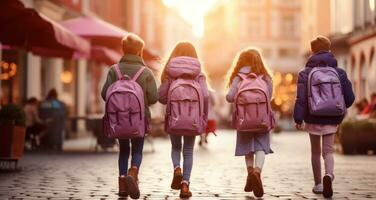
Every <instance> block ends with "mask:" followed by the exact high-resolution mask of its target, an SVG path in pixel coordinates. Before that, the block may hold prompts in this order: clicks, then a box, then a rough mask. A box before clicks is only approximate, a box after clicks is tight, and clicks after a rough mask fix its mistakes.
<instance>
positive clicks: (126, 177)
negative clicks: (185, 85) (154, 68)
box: [102, 34, 158, 199]
mask: <svg viewBox="0 0 376 200" xmlns="http://www.w3.org/2000/svg"><path fill="white" fill-rule="evenodd" d="M122 47H123V53H124V56H123V57H122V58H121V60H120V61H119V63H118V65H114V66H112V67H111V68H110V69H109V71H108V75H107V79H106V82H105V84H104V86H103V88H102V98H103V100H105V101H106V98H107V95H106V94H107V89H108V88H109V87H110V85H111V84H113V83H114V82H115V81H117V80H118V77H117V73H120V74H119V76H122V75H126V76H127V77H133V78H134V76H136V75H139V76H138V77H136V78H135V79H136V80H135V81H136V82H137V84H139V85H140V86H141V88H142V92H143V94H144V95H143V96H144V105H142V106H144V110H145V119H146V122H145V124H146V126H147V127H145V132H146V133H147V132H148V130H149V122H150V119H151V114H150V109H149V106H150V105H152V104H154V103H156V102H157V100H158V96H157V86H156V82H155V79H154V76H153V73H152V72H151V71H150V70H149V69H148V68H145V64H144V61H143V59H142V51H143V49H144V41H143V40H142V39H141V38H140V37H138V36H137V35H135V34H129V35H127V36H125V37H124V38H123V40H122ZM116 67H118V68H117V69H118V70H119V71H118V72H117V69H116ZM141 69H142V70H143V71H141V74H139V72H140V70H141ZM124 117H126V116H124ZM125 120H128V119H118V121H125ZM129 120H131V119H129ZM142 135H145V134H142ZM119 144H120V152H119V163H118V164H119V196H128V194H129V195H130V197H131V198H133V199H138V198H139V197H140V190H139V187H138V184H139V181H138V174H139V170H140V165H141V161H142V150H143V147H144V137H138V138H133V139H119ZM130 145H131V146H130ZM130 153H131V154H132V158H131V166H130V168H129V170H128V161H129V156H130ZM127 170H128V173H127Z"/></svg>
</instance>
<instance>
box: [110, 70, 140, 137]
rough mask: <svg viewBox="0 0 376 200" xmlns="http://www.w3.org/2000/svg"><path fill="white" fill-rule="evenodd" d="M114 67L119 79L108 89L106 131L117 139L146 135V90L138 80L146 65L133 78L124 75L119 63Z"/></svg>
mask: <svg viewBox="0 0 376 200" xmlns="http://www.w3.org/2000/svg"><path fill="white" fill-rule="evenodd" d="M114 69H115V71H116V76H117V78H118V80H117V81H116V82H114V83H113V84H112V85H111V86H110V87H109V88H108V89H107V94H106V107H105V109H106V112H105V115H104V117H103V128H104V133H105V135H106V136H107V137H109V138H117V139H130V138H140V137H144V135H145V113H144V110H145V108H144V106H145V105H144V92H143V90H142V88H141V86H140V85H139V84H138V83H137V82H136V80H137V78H138V77H139V76H140V75H141V73H142V72H143V71H144V69H145V67H142V68H141V69H140V70H138V72H137V73H136V74H135V75H134V76H133V78H130V77H129V76H127V75H122V74H121V72H120V69H119V65H118V64H117V65H115V67H114Z"/></svg>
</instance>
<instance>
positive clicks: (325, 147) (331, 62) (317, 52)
mask: <svg viewBox="0 0 376 200" xmlns="http://www.w3.org/2000/svg"><path fill="white" fill-rule="evenodd" d="M330 46H331V43H330V40H329V39H328V38H326V37H324V36H317V37H316V38H315V39H314V40H312V41H311V50H312V53H313V55H312V56H311V57H310V58H309V59H308V62H307V64H306V66H305V68H304V69H303V70H301V71H300V72H299V75H298V88H297V97H296V102H295V109H294V121H295V123H296V128H297V129H298V130H305V131H307V132H308V133H309V136H310V141H311V163H312V170H313V177H314V181H315V185H314V187H313V189H312V192H313V193H316V194H321V193H322V194H323V195H324V197H331V196H332V195H333V189H332V181H333V180H334V174H333V166H334V160H333V152H334V149H333V145H334V135H335V133H336V132H337V130H338V126H339V124H340V123H341V122H342V120H343V118H344V117H345V116H344V115H343V116H314V115H311V114H310V113H309V105H308V76H309V73H310V72H311V70H312V69H313V68H315V67H320V66H324V67H325V66H329V67H333V68H334V69H335V70H336V71H337V73H338V75H339V79H340V82H341V87H342V93H343V96H344V100H345V104H346V108H349V107H350V106H351V105H352V104H353V103H354V100H355V97H354V92H353V89H352V85H351V82H350V80H349V79H348V78H347V74H346V72H345V70H343V69H341V68H338V67H337V60H336V58H335V57H334V55H333V54H332V53H331V52H330ZM304 123H305V124H304ZM321 138H322V147H321V145H320V140H321ZM321 151H322V156H323V158H324V162H325V176H324V177H323V179H322V181H321V160H320V154H321Z"/></svg>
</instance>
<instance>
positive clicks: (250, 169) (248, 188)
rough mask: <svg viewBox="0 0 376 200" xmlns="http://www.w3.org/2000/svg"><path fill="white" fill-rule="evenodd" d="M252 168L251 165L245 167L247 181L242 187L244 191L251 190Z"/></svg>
mask: <svg viewBox="0 0 376 200" xmlns="http://www.w3.org/2000/svg"><path fill="white" fill-rule="evenodd" d="M253 170H254V169H253V167H248V168H247V171H248V176H247V182H246V184H245V187H244V191H245V192H252V191H253V184H252V179H251V175H252V173H253Z"/></svg>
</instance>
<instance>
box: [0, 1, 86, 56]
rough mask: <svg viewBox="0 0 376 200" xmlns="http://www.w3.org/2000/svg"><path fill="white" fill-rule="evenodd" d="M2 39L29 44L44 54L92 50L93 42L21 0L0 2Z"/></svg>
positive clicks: (66, 53)
mask: <svg viewBox="0 0 376 200" xmlns="http://www.w3.org/2000/svg"><path fill="white" fill-rule="evenodd" d="M0 42H1V43H4V44H8V45H15V46H21V47H25V48H27V49H28V50H31V51H33V52H34V53H36V54H39V55H42V56H56V57H72V55H73V53H74V52H75V51H79V52H81V53H83V54H89V53H90V43H89V42H88V41H86V40H85V39H83V38H80V37H78V36H77V35H75V34H74V33H72V32H71V31H69V30H67V29H66V28H64V27H63V26H61V25H59V24H58V23H56V22H54V21H52V20H50V19H48V18H47V17H45V16H43V15H41V14H39V13H38V12H36V11H35V10H34V9H30V8H25V7H24V5H23V4H22V3H21V2H20V1H18V0H1V1H0Z"/></svg>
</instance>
